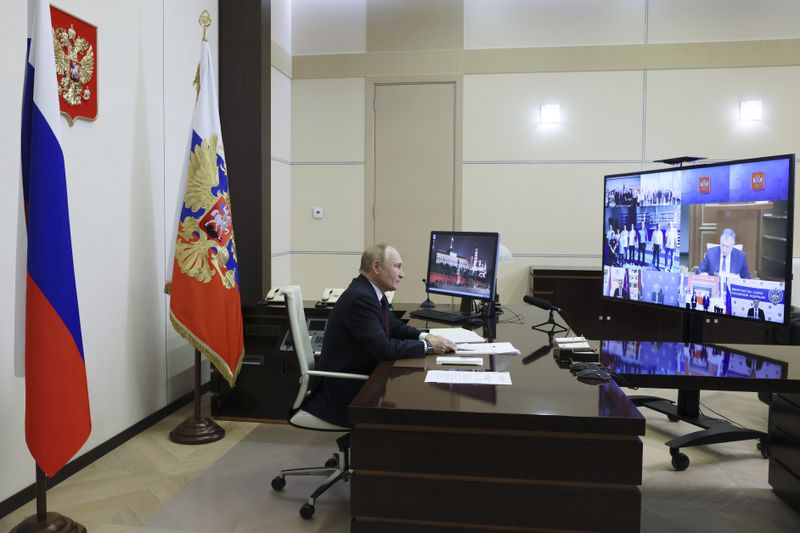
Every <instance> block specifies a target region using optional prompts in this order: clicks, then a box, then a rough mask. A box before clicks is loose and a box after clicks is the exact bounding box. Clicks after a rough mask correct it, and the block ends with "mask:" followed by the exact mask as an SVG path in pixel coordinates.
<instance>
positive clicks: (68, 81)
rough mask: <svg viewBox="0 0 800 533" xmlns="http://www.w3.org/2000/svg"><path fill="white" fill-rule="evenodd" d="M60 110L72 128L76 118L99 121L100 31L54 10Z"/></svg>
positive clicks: (52, 12) (54, 37) (54, 44)
mask: <svg viewBox="0 0 800 533" xmlns="http://www.w3.org/2000/svg"><path fill="white" fill-rule="evenodd" d="M50 13H51V16H52V20H53V47H54V51H55V56H56V78H57V80H58V95H59V107H60V108H61V113H62V114H63V115H65V116H66V117H67V121H68V122H69V125H70V126H72V123H73V121H74V120H75V119H76V118H85V119H89V120H94V119H95V118H97V58H96V47H97V28H96V27H95V26H93V25H91V24H89V23H88V22H86V21H83V20H81V19H79V18H77V17H75V16H73V15H70V14H69V13H66V12H65V11H61V10H60V9H58V8H55V7H52V6H51V7H50Z"/></svg>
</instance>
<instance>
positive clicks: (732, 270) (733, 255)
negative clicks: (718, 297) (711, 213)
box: [695, 228, 750, 279]
mask: <svg viewBox="0 0 800 533" xmlns="http://www.w3.org/2000/svg"><path fill="white" fill-rule="evenodd" d="M735 244H736V232H735V231H733V230H732V229H731V228H725V229H724V230H722V233H721V234H720V236H719V246H713V247H711V248H709V249H708V250H706V255H705V256H704V257H703V261H702V262H701V263H700V266H699V267H698V268H697V271H696V272H695V273H696V274H702V273H705V274H710V275H712V276H718V275H720V274H726V275H727V274H731V275H734V274H735V275H737V276H739V277H740V278H743V279H747V278H749V277H750V270H749V269H748V268H747V254H746V253H744V252H742V251H741V250H737V249H736V248H735V247H734V245H735Z"/></svg>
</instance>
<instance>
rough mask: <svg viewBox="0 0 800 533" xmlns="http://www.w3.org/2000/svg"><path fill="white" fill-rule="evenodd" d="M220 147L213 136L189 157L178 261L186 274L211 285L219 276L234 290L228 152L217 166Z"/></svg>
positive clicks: (233, 253) (234, 272)
mask: <svg viewBox="0 0 800 533" xmlns="http://www.w3.org/2000/svg"><path fill="white" fill-rule="evenodd" d="M217 144H218V137H217V135H216V134H213V135H211V136H210V137H207V138H206V139H203V140H202V142H201V143H200V144H196V145H195V147H194V150H192V152H191V154H190V156H189V175H188V177H187V179H186V195H185V196H184V201H183V206H184V207H183V212H182V214H181V221H180V224H179V226H178V241H177V244H176V246H175V260H176V262H177V264H178V267H179V268H180V269H181V272H183V273H184V274H185V275H187V276H189V277H192V278H194V279H196V280H197V281H200V282H203V283H209V282H210V281H211V280H212V279H213V277H214V276H215V275H216V274H219V276H220V280H221V281H222V284H223V286H224V287H225V288H226V289H233V288H234V287H236V281H237V279H236V278H237V276H236V269H237V263H238V261H237V258H236V244H235V241H234V238H233V222H232V218H231V207H230V205H231V203H230V197H229V195H228V190H227V175H228V172H227V169H226V168H225V160H224V153H223V157H222V158H221V163H220V164H217ZM220 148H221V147H220ZM221 151H222V150H221ZM220 172H222V173H223V174H224V176H225V177H226V179H225V180H224V182H225V183H223V185H224V187H220ZM215 190H216V192H213V191H215ZM187 211H188V213H187Z"/></svg>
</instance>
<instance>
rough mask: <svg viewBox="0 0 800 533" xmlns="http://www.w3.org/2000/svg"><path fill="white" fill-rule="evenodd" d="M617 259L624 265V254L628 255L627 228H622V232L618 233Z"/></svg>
mask: <svg viewBox="0 0 800 533" xmlns="http://www.w3.org/2000/svg"><path fill="white" fill-rule="evenodd" d="M618 253H619V258H620V262H621V264H623V265H624V264H625V263H626V262H627V261H626V259H627V257H626V254H627V253H628V226H627V225H625V226H622V231H620V232H619V251H618Z"/></svg>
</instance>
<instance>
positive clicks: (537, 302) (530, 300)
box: [522, 294, 561, 313]
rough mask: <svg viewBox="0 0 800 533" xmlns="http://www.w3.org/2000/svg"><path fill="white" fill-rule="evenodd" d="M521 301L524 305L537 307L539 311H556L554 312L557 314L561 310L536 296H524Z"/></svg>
mask: <svg viewBox="0 0 800 533" xmlns="http://www.w3.org/2000/svg"><path fill="white" fill-rule="evenodd" d="M522 301H523V302H525V303H526V304H530V305H533V306H535V307H538V308H539V309H544V310H545V311H556V312H559V313H560V312H561V308H560V307H557V306H555V305H553V304H551V303H550V302H548V301H547V300H543V299H541V298H537V297H536V296H528V295H527V294H526V295H525V296H523V297H522Z"/></svg>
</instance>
